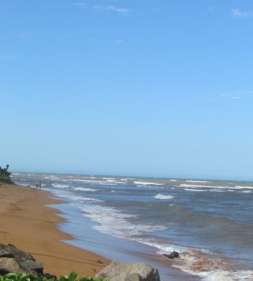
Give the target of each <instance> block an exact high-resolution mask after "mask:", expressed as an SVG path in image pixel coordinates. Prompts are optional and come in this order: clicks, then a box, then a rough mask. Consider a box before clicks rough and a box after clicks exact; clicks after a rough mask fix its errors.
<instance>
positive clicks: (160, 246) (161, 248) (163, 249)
mask: <svg viewBox="0 0 253 281" xmlns="http://www.w3.org/2000/svg"><path fill="white" fill-rule="evenodd" d="M136 241H138V242H139V243H141V244H145V245H147V246H150V247H153V248H156V249H157V250H158V252H157V254H158V255H164V254H170V253H171V252H173V251H176V252H178V253H183V252H184V251H186V248H184V247H181V246H178V245H172V244H167V243H162V242H158V241H155V240H151V239H150V240H148V239H140V238H139V239H136Z"/></svg>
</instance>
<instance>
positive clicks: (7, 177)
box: [0, 165, 12, 183]
mask: <svg viewBox="0 0 253 281" xmlns="http://www.w3.org/2000/svg"><path fill="white" fill-rule="evenodd" d="M9 167H10V166H9V165H6V167H5V168H2V167H1V166H0V182H3V183H12V180H11V173H10V172H9Z"/></svg>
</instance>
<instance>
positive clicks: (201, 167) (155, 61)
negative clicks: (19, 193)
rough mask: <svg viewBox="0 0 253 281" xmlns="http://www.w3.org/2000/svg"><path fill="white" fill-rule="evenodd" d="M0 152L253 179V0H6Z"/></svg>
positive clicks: (57, 162) (122, 170) (127, 171)
mask: <svg viewBox="0 0 253 281" xmlns="http://www.w3.org/2000/svg"><path fill="white" fill-rule="evenodd" d="M0 32H1V37H0V97H1V110H0V118H1V132H2V134H1V138H0V146H1V147H2V149H1V158H0V159H1V162H2V163H3V164H4V163H6V162H8V163H10V164H11V165H12V168H13V169H15V170H30V171H48V172H53V171H54V172H79V173H84V174H122V175H144V176H168V177H194V178H202V177H209V178H210V177H211V178H236V179H253V173H252V167H253V149H252V148H253V129H252V127H253V126H252V125H253V110H252V102H253V72H252V67H253V52H252V50H253V37H252V32H253V3H252V1H251V0H247V1H244V0H240V1H233V0H230V1H226V0H223V1H218V0H196V1H189V0H187V1H186V0H185V1H170V0H166V1H165V0H157V1H142V0H138V1H136V0H135V1H133V0H61V1H60V0H50V1H49V0H43V1H31V0H23V1H22V0H12V1H9V0H2V1H1V9H0Z"/></svg>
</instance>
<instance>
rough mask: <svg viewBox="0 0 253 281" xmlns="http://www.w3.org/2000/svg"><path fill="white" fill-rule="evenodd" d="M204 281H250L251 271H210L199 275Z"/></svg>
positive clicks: (252, 273) (252, 274)
mask: <svg viewBox="0 0 253 281" xmlns="http://www.w3.org/2000/svg"><path fill="white" fill-rule="evenodd" d="M199 275H200V276H201V277H202V279H203V280H204V281H252V280H253V272H252V271H244V270H240V271H223V270H220V271H211V272H204V273H200V274H199Z"/></svg>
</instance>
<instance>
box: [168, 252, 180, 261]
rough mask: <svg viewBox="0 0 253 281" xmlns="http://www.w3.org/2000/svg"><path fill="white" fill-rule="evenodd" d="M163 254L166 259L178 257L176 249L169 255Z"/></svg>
mask: <svg viewBox="0 0 253 281" xmlns="http://www.w3.org/2000/svg"><path fill="white" fill-rule="evenodd" d="M164 256H165V257H166V258H168V259H177V258H179V257H180V255H179V253H178V252H176V251H173V252H171V253H170V254H169V255H166V254H164Z"/></svg>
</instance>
